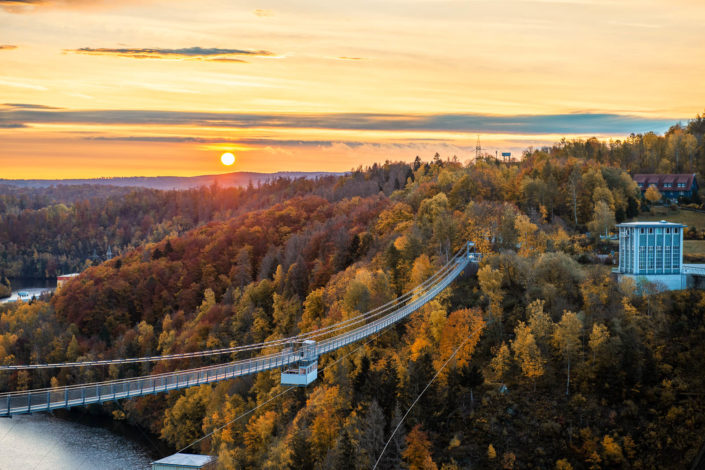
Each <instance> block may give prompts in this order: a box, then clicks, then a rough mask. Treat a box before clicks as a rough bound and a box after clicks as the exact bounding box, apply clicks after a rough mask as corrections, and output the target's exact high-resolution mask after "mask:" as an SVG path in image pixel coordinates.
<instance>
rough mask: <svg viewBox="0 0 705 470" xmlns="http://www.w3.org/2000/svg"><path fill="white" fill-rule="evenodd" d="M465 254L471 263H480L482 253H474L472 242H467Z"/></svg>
mask: <svg viewBox="0 0 705 470" xmlns="http://www.w3.org/2000/svg"><path fill="white" fill-rule="evenodd" d="M467 254H468V259H469V260H470V262H471V263H479V262H480V261H482V253H480V252H477V251H475V244H474V243H473V242H468V244H467Z"/></svg>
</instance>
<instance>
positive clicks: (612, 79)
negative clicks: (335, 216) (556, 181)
mask: <svg viewBox="0 0 705 470" xmlns="http://www.w3.org/2000/svg"><path fill="white" fill-rule="evenodd" d="M342 3H345V2H330V1H317V2H312V1H301V2H284V1H264V2H260V3H252V2H247V3H241V2H233V1H232V0H222V1H221V0H217V1H213V0H200V1H198V2H196V1H191V0H183V1H179V2H173V1H168V2H167V1H151V0H144V1H136V0H135V1H126V2H125V1H123V2H114V1H107V0H105V1H94V0H63V1H52V0H36V1H28V2H24V3H23V2H20V3H18V2H16V1H7V0H6V1H3V0H0V103H4V104H0V178H79V177H97V176H130V175H197V174H209V173H216V172H223V171H233V170H240V171H265V172H272V171H284V170H331V171H343V170H348V169H350V168H353V167H357V166H359V165H366V164H370V163H372V162H375V161H384V160H387V159H390V160H397V159H402V160H411V159H413V158H414V157H415V156H416V155H420V156H421V157H422V158H424V159H429V158H430V157H431V156H432V155H433V154H434V153H435V152H439V153H440V154H441V155H443V156H452V155H457V156H458V157H459V158H460V159H461V160H463V161H464V160H467V159H469V158H471V157H472V155H474V147H475V142H476V139H477V136H478V135H480V136H481V139H482V144H483V147H484V148H486V149H487V150H488V151H490V152H492V153H494V151H511V152H513V154H514V155H519V154H520V152H521V150H522V149H524V148H526V147H527V146H539V145H544V144H549V143H552V142H555V141H557V140H559V139H560V138H561V137H562V136H567V137H577V136H582V137H587V136H592V135H596V136H599V137H604V138H610V137H613V138H623V137H624V136H626V135H628V134H629V133H630V132H632V131H634V132H645V131H648V130H654V131H657V132H663V131H664V130H666V129H667V128H668V126H669V125H671V124H672V123H675V122H678V121H682V120H686V119H688V118H691V117H694V116H695V115H696V114H697V113H699V112H702V111H703V109H705V86H703V85H705V83H704V82H705V79H704V78H703V77H705V55H704V54H703V53H702V44H703V40H705V28H703V27H702V25H703V24H705V4H704V3H703V2H701V1H692V0H675V1H674V0H671V1H668V2H666V1H660V0H659V1H656V0H621V1H619V2H614V1H607V0H604V1H603V0H594V1H590V0H555V1H551V0H515V1H505V0H492V1H490V0H448V1H444V0H403V1H402V0H386V1H380V2H373V1H358V2H348V3H345V4H342ZM223 151H234V153H235V154H236V155H237V158H238V160H237V163H236V164H235V166H233V167H232V168H229V169H225V168H224V167H223V166H222V165H221V164H220V163H219V155H220V153H222V152H223Z"/></svg>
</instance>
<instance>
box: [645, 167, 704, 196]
mask: <svg viewBox="0 0 705 470" xmlns="http://www.w3.org/2000/svg"><path fill="white" fill-rule="evenodd" d="M634 181H636V184H637V185H638V186H639V189H641V192H642V193H644V192H645V191H646V190H647V189H648V188H649V186H656V189H658V190H659V192H660V193H661V194H663V197H665V198H666V199H670V200H672V201H677V200H678V198H680V197H685V198H689V199H692V198H693V196H695V195H696V194H697V193H698V188H699V187H698V181H697V180H696V179H695V174H694V173H680V174H674V175H658V174H643V173H640V174H637V175H634Z"/></svg>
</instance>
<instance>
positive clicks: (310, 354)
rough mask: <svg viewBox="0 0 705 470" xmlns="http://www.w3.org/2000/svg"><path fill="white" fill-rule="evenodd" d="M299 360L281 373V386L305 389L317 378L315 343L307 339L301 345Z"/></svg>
mask: <svg viewBox="0 0 705 470" xmlns="http://www.w3.org/2000/svg"><path fill="white" fill-rule="evenodd" d="M299 351H300V359H299V360H298V361H297V362H295V363H294V364H292V366H293V367H291V368H290V369H287V370H283V371H282V375H281V384H282V385H296V386H299V387H305V386H306V385H308V384H310V383H311V382H313V381H314V380H316V377H318V354H317V353H316V342H315V341H311V340H310V339H307V340H305V341H304V342H303V344H302V345H301V349H299Z"/></svg>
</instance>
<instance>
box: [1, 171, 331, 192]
mask: <svg viewBox="0 0 705 470" xmlns="http://www.w3.org/2000/svg"><path fill="white" fill-rule="evenodd" d="M343 174H344V173H335V172H326V171H313V172H306V171H280V172H277V173H255V172H246V171H243V172H239V171H238V172H233V173H224V174H221V175H200V176H127V177H111V178H85V179H83V178H81V179H56V180H49V179H46V180H44V179H32V180H8V179H0V184H8V185H12V186H17V187H22V188H45V187H49V186H56V185H60V184H64V185H78V184H100V185H107V186H134V187H140V188H151V189H163V190H168V189H192V188H198V187H201V186H210V185H212V184H214V183H215V184H217V185H218V186H220V187H232V186H247V185H248V184H249V183H250V182H252V184H255V185H256V184H257V183H264V182H265V181H270V180H273V179H277V178H290V179H294V178H311V179H313V178H317V177H319V176H329V175H333V176H340V175H343Z"/></svg>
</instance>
